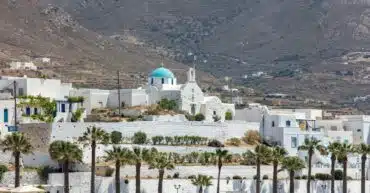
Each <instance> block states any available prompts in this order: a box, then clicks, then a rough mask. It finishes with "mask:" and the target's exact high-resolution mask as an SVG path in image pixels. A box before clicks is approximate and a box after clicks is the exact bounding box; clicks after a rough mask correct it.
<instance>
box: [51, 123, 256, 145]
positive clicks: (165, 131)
mask: <svg viewBox="0 0 370 193" xmlns="http://www.w3.org/2000/svg"><path fill="white" fill-rule="evenodd" d="M92 125H95V126H97V127H101V128H103V129H105V130H106V131H107V132H112V131H120V132H122V135H123V136H124V137H132V136H133V135H134V133H136V132H138V131H142V132H145V133H146V134H147V136H148V137H152V136H156V135H163V136H179V135H197V136H202V137H208V138H215V139H218V140H221V141H225V140H227V139H230V138H232V137H242V136H243V135H244V133H245V132H246V131H247V130H258V129H259V123H248V122H243V121H230V122H224V123H208V122H192V121H189V122H154V121H153V122H152V121H136V122H123V123H53V124H52V132H51V140H76V139H77V138H78V137H79V136H81V135H82V133H83V132H84V131H85V130H86V128H87V127H89V126H92Z"/></svg>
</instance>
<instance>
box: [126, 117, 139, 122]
mask: <svg viewBox="0 0 370 193" xmlns="http://www.w3.org/2000/svg"><path fill="white" fill-rule="evenodd" d="M136 120H137V117H129V118H128V119H126V121H127V122H134V121H136Z"/></svg>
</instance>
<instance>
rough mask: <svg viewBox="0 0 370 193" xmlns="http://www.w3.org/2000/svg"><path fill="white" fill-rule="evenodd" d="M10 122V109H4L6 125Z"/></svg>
mask: <svg viewBox="0 0 370 193" xmlns="http://www.w3.org/2000/svg"><path fill="white" fill-rule="evenodd" d="M8 121H9V115H8V109H4V123H7V122H8Z"/></svg>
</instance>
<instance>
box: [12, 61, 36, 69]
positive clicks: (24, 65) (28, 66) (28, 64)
mask: <svg viewBox="0 0 370 193" xmlns="http://www.w3.org/2000/svg"><path fill="white" fill-rule="evenodd" d="M9 66H10V69H12V70H37V66H36V65H35V64H34V63H33V62H10V64H9Z"/></svg>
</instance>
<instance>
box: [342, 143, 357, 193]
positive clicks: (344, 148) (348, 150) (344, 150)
mask: <svg viewBox="0 0 370 193" xmlns="http://www.w3.org/2000/svg"><path fill="white" fill-rule="evenodd" d="M353 150H354V149H353V147H352V145H350V144H347V143H343V144H341V145H340V147H339V149H338V161H339V162H341V163H342V164H343V191H342V193H346V192H347V162H348V154H350V153H352V152H354V151H353Z"/></svg>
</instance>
